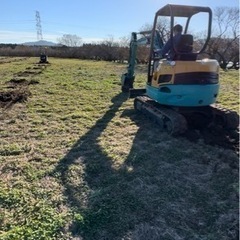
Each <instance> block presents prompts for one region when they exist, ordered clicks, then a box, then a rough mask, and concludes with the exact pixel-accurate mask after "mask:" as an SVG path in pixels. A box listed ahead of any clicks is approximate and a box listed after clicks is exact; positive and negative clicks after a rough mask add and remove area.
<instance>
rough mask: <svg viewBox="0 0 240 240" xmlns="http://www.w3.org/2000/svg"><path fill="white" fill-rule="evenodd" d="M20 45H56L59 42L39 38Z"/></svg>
mask: <svg viewBox="0 0 240 240" xmlns="http://www.w3.org/2000/svg"><path fill="white" fill-rule="evenodd" d="M22 45H26V46H58V45H59V44H57V43H54V42H49V41H45V40H40V41H36V42H25V43H23V44H22Z"/></svg>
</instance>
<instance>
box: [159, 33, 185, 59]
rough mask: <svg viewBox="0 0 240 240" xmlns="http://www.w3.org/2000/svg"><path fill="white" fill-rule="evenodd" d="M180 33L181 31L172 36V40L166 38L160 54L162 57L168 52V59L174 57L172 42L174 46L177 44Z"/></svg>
mask: <svg viewBox="0 0 240 240" xmlns="http://www.w3.org/2000/svg"><path fill="white" fill-rule="evenodd" d="M181 35H182V34H181V33H177V34H176V35H175V36H174V37H173V40H172V39H171V38H169V39H168V41H167V42H166V44H165V45H164V47H163V48H162V56H163V57H165V55H166V54H167V53H168V57H167V58H168V59H169V60H172V59H173V58H174V55H175V52H174V49H173V46H172V44H174V46H176V45H177V44H178V42H179V41H180V38H181Z"/></svg>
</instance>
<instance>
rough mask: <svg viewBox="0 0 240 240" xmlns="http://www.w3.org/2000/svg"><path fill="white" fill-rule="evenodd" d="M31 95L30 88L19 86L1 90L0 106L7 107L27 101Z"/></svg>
mask: <svg viewBox="0 0 240 240" xmlns="http://www.w3.org/2000/svg"><path fill="white" fill-rule="evenodd" d="M30 95H31V93H30V91H29V90H28V88H19V89H15V90H12V91H7V92H0V107H2V108H7V107H10V106H11V105H13V104H15V103H17V102H20V103H22V102H26V101H27V99H28V97H29V96H30Z"/></svg>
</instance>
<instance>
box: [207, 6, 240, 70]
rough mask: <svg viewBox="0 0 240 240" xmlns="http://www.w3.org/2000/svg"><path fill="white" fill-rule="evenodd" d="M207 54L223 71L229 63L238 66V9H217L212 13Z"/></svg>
mask: <svg viewBox="0 0 240 240" xmlns="http://www.w3.org/2000/svg"><path fill="white" fill-rule="evenodd" d="M212 36H213V37H212V39H211V41H210V43H209V48H208V52H209V54H210V55H211V56H212V57H215V58H216V59H217V60H218V61H219V62H220V66H221V67H222V68H223V69H226V68H227V65H228V64H229V62H232V63H233V67H235V68H238V64H239V9H238V8H236V7H218V8H216V10H215V11H214V27H213V33H212Z"/></svg>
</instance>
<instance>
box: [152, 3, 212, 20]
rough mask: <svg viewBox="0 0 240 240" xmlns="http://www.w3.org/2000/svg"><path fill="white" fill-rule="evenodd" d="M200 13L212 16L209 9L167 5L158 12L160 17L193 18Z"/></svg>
mask: <svg viewBox="0 0 240 240" xmlns="http://www.w3.org/2000/svg"><path fill="white" fill-rule="evenodd" d="M199 12H207V13H210V14H211V9H210V8H209V7H198V6H185V5H173V4H167V5H165V6H164V7H163V8H161V9H159V10H158V11H157V13H156V14H157V15H158V16H166V17H167V16H169V17H170V16H174V17H191V16H192V15H194V14H197V13H199Z"/></svg>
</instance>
